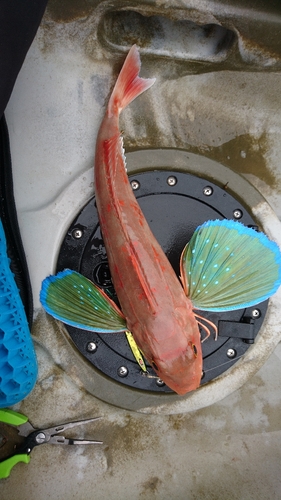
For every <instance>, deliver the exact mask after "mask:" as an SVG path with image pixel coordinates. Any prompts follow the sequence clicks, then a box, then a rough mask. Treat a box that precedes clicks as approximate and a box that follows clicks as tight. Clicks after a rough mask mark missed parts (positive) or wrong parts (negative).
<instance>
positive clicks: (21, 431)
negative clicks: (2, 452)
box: [0, 410, 103, 479]
mask: <svg viewBox="0 0 281 500" xmlns="http://www.w3.org/2000/svg"><path fill="white" fill-rule="evenodd" d="M101 418H102V417H96V418H89V419H87V420H78V421H75V422H68V423H66V424H60V425H57V426H55V427H49V428H46V429H35V428H34V427H33V426H32V425H31V424H30V422H28V419H27V417H25V416H24V415H21V414H19V413H16V412H13V411H11V410H0V423H1V422H3V423H4V424H5V425H6V424H8V427H11V428H13V429H14V430H16V431H17V435H18V436H22V437H23V438H25V439H23V440H22V441H21V442H18V443H16V444H15V445H14V447H13V452H12V454H10V455H9V456H8V457H7V456H6V458H5V459H4V460H2V461H1V460H0V479H2V478H6V477H8V476H9V475H10V472H11V469H12V468H13V466H14V465H16V464H17V463H18V462H24V463H29V461H30V453H31V452H32V450H33V448H35V446H39V445H41V444H62V445H77V444H80V445H85V444H103V442H102V441H94V440H87V439H73V438H67V437H65V436H64V435H62V434H60V433H62V432H64V431H65V430H67V429H71V428H73V427H77V426H79V425H84V424H88V423H90V422H94V421H96V420H100V419H101ZM17 424H19V425H17ZM2 445H3V446H5V444H4V443H2Z"/></svg>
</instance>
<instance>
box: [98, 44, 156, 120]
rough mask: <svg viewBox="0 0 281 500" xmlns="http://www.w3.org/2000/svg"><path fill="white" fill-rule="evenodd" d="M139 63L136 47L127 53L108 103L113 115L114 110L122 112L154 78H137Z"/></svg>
mask: <svg viewBox="0 0 281 500" xmlns="http://www.w3.org/2000/svg"><path fill="white" fill-rule="evenodd" d="M140 67H141V62H140V56H139V52H138V49H137V46H136V45H133V46H132V47H131V49H130V51H129V52H128V55H127V57H126V59H125V62H124V64H123V67H122V69H121V71H120V73H119V76H118V78H117V80H116V83H115V86H114V89H113V92H112V95H111V97H110V100H109V103H108V111H109V113H111V114H113V113H114V109H115V108H117V109H118V111H119V112H120V111H122V109H124V108H125V107H126V106H128V104H130V102H132V101H133V100H134V99H135V98H136V97H138V96H139V95H140V94H142V93H143V92H144V91H145V90H147V89H149V88H150V87H151V86H152V85H153V84H154V82H155V78H141V77H139V72H140Z"/></svg>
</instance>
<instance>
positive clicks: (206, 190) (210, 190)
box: [203, 186, 213, 196]
mask: <svg viewBox="0 0 281 500" xmlns="http://www.w3.org/2000/svg"><path fill="white" fill-rule="evenodd" d="M203 194H204V195H205V196H211V194H213V188H212V187H211V186H206V187H204V189H203Z"/></svg>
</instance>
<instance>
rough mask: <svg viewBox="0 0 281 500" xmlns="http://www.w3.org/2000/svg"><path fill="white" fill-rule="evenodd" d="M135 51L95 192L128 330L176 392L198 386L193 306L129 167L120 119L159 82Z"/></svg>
mask: <svg viewBox="0 0 281 500" xmlns="http://www.w3.org/2000/svg"><path fill="white" fill-rule="evenodd" d="M139 71H140V58H139V53H138V50H137V48H136V46H133V47H132V48H131V50H130V52H129V54H128V56H127V58H126V61H125V63H124V66H123V68H122V70H121V73H120V74H119V77H118V79H117V82H116V85H115V87H114V90H113V92H112V95H111V97H110V100H109V103H108V108H107V111H106V114H105V117H104V119H103V121H102V124H101V127H100V130H99V133H98V138H97V146H96V155H95V195H96V204H97V209H98V214H99V220H100V225H101V230H102V235H103V239H104V244H105V248H106V252H107V257H108V262H109V268H110V272H111V276H112V280H113V284H114V288H115V291H116V293H117V297H118V300H119V302H120V305H121V309H122V312H123V314H124V316H125V318H126V322H127V327H128V329H129V330H130V331H131V332H132V334H133V337H134V339H135V341H136V343H137V345H138V346H139V348H140V350H141V351H142V352H143V354H144V356H145V358H146V359H147V360H148V362H149V363H150V364H151V365H152V366H153V368H154V370H155V371H156V372H157V374H158V376H159V377H160V378H161V379H162V380H163V381H164V382H165V383H166V384H167V385H168V386H169V387H170V388H171V389H173V390H174V391H176V392H177V393H178V394H185V393H186V392H188V391H191V390H193V389H196V388H197V387H198V386H199V384H200V380H201V375H202V354H201V344H200V334H199V330H198V325H197V322H196V319H195V317H194V314H193V311H192V303H191V301H190V300H189V299H188V298H187V297H186V295H185V293H184V290H183V288H182V286H181V284H180V282H179V280H178V278H177V276H176V275H175V272H174V270H173V268H172V267H171V264H170V263H169V261H168V259H167V257H166V255H165V254H164V252H163V250H162V249H161V247H160V245H159V243H158V242H157V241H156V239H155V237H154V235H153V234H152V232H151V230H150V228H149V226H148V223H147V222H146V219H145V217H144V215H143V213H142V211H141V209H140V206H139V204H138V202H137V200H136V198H135V196H134V194H133V191H132V187H131V185H130V182H129V179H128V176H127V173H126V166H125V158H124V151H123V140H122V137H121V136H120V129H119V114H120V112H121V111H122V110H123V109H124V108H125V107H126V106H127V105H128V104H129V103H130V102H131V101H132V100H133V99H135V98H136V97H137V96H138V95H140V94H141V93H142V92H144V91H145V90H146V89H148V88H149V87H151V85H152V84H153V83H154V80H153V79H143V78H140V77H139V76H138V74H139Z"/></svg>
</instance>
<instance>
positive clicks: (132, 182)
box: [131, 180, 140, 191]
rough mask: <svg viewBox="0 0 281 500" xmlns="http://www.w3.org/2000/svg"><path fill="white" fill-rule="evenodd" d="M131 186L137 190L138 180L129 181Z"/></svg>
mask: <svg viewBox="0 0 281 500" xmlns="http://www.w3.org/2000/svg"><path fill="white" fill-rule="evenodd" d="M131 186H132V190H133V191H137V189H139V187H140V183H139V181H136V180H135V181H131Z"/></svg>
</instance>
